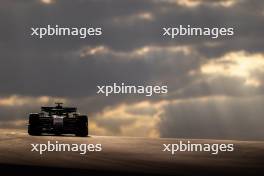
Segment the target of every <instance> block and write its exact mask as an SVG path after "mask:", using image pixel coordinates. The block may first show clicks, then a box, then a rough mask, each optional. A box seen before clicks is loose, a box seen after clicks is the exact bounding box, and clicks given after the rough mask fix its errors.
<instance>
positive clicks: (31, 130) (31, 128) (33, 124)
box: [28, 114, 41, 136]
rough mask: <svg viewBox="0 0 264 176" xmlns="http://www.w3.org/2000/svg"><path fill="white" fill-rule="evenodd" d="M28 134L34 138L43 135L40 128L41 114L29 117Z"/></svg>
mask: <svg viewBox="0 0 264 176" xmlns="http://www.w3.org/2000/svg"><path fill="white" fill-rule="evenodd" d="M28 134H29V135H32V136H38V135H40V134H41V129H40V127H39V114H30V115H29V124H28Z"/></svg>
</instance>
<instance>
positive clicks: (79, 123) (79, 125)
mask: <svg viewBox="0 0 264 176" xmlns="http://www.w3.org/2000/svg"><path fill="white" fill-rule="evenodd" d="M55 104H56V105H57V106H55V107H41V112H40V113H30V114H29V124H28V134H30V135H41V134H43V133H49V134H56V135H60V134H75V135H76V136H87V135H88V118H87V116H86V115H80V114H78V113H77V108H73V107H62V103H55Z"/></svg>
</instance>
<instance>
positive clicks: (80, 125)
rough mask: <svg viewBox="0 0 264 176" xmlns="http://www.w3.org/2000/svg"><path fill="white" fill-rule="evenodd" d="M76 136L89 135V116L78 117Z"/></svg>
mask: <svg viewBox="0 0 264 176" xmlns="http://www.w3.org/2000/svg"><path fill="white" fill-rule="evenodd" d="M76 122H77V123H76V127H77V129H76V133H75V135H76V136H80V137H85V136H87V135H88V118H87V116H78V117H77V119H76Z"/></svg>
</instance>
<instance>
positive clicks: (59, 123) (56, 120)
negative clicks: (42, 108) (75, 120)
mask: <svg viewBox="0 0 264 176" xmlns="http://www.w3.org/2000/svg"><path fill="white" fill-rule="evenodd" d="M52 118H53V127H54V129H55V130H61V129H63V119H64V117H63V116H57V115H53V116H52Z"/></svg>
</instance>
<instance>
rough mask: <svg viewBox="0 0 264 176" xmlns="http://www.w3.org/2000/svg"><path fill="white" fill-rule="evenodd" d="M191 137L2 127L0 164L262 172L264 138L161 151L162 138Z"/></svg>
mask: <svg viewBox="0 0 264 176" xmlns="http://www.w3.org/2000/svg"><path fill="white" fill-rule="evenodd" d="M179 140H183V141H187V139H168V138H162V139H149V138H135V137H108V136H89V137H75V136H29V135H28V134H27V133H26V132H23V131H18V130H0V169H1V170H2V172H6V173H8V174H9V175H21V174H22V175H24V174H27V175H36V174H37V175H47V174H49V175H53V174H56V175H65V173H67V174H75V175H124V174H126V175H236V174H248V175H261V173H262V174H263V173H264V171H263V168H264V167H263V165H264V164H263V163H264V142H257V141H231V140H209V139H188V140H190V141H191V142H193V143H233V144H234V147H235V151H234V152H222V153H219V154H218V155H212V154H210V153H208V152H178V153H176V154H175V155H171V154H170V153H168V152H163V151H162V150H163V144H164V143H176V142H177V141H179ZM47 141H51V142H53V143H55V142H56V141H58V142H59V143H67V144H73V143H76V144H83V143H84V144H102V151H100V152H88V153H86V154H85V155H80V154H79V152H45V153H43V154H42V155H40V154H39V153H38V152H32V151H31V149H32V146H31V144H36V143H47Z"/></svg>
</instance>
